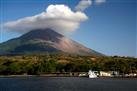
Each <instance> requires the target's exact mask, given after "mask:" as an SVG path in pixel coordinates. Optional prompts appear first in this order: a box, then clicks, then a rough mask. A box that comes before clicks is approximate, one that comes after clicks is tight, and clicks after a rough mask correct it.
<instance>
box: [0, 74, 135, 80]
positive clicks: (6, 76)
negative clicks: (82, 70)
mask: <svg viewBox="0 0 137 91" xmlns="http://www.w3.org/2000/svg"><path fill="white" fill-rule="evenodd" d="M15 77H80V78H89V77H88V76H54V75H0V78H15ZM98 78H137V76H134V77H133V76H130V77H122V76H119V77H118V76H117V77H104V76H100V77H97V78H95V79H98ZM93 79H94V78H93Z"/></svg>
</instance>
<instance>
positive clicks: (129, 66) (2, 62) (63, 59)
mask: <svg viewBox="0 0 137 91" xmlns="http://www.w3.org/2000/svg"><path fill="white" fill-rule="evenodd" d="M89 69H92V70H96V71H119V72H120V73H121V74H126V73H137V58H131V57H118V56H114V57H91V56H77V55H74V56H72V55H63V54H58V55H57V54H47V55H24V56H0V75H11V74H14V75H16V74H32V75H33V74H36V75H37V74H41V73H54V72H87V71H88V70H89Z"/></svg>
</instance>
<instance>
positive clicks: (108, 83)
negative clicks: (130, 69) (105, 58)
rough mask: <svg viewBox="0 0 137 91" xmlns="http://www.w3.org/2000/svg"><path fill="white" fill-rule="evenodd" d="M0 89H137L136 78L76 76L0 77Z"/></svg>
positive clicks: (8, 90)
mask: <svg viewBox="0 0 137 91" xmlns="http://www.w3.org/2000/svg"><path fill="white" fill-rule="evenodd" d="M0 91H137V79H135V78H134V79H129V78H123V79H122V78H120V79H118V78H96V79H89V78H78V77H19V78H0Z"/></svg>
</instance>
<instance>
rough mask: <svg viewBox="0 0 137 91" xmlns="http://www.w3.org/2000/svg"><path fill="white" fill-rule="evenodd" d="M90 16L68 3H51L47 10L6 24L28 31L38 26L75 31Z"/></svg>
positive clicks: (63, 31) (24, 31) (11, 28)
mask: <svg viewBox="0 0 137 91" xmlns="http://www.w3.org/2000/svg"><path fill="white" fill-rule="evenodd" d="M87 19H88V17H87V16H86V14H85V13H83V12H81V11H76V12H73V11H72V10H71V9H70V8H69V7H68V6H66V5H49V6H48V8H47V9H46V11H44V12H42V13H40V14H37V15H35V16H30V17H25V18H22V19H18V20H16V21H9V22H6V23H5V24H4V28H6V29H7V30H12V31H16V32H19V33H26V32H28V31H30V30H33V29H38V28H51V29H54V30H55V31H57V32H59V33H62V34H64V33H69V32H71V31H75V30H76V29H77V28H78V27H79V24H80V23H81V22H82V21H85V20H87Z"/></svg>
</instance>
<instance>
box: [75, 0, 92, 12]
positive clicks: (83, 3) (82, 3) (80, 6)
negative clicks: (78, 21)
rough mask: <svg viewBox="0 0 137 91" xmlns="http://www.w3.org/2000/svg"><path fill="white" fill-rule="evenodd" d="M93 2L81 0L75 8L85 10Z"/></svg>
mask: <svg viewBox="0 0 137 91" xmlns="http://www.w3.org/2000/svg"><path fill="white" fill-rule="evenodd" d="M91 4H92V1H91V0H81V1H80V2H79V3H78V5H77V6H76V7H75V8H76V10H77V11H84V10H85V9H86V8H88V7H89V6H90V5H91Z"/></svg>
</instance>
